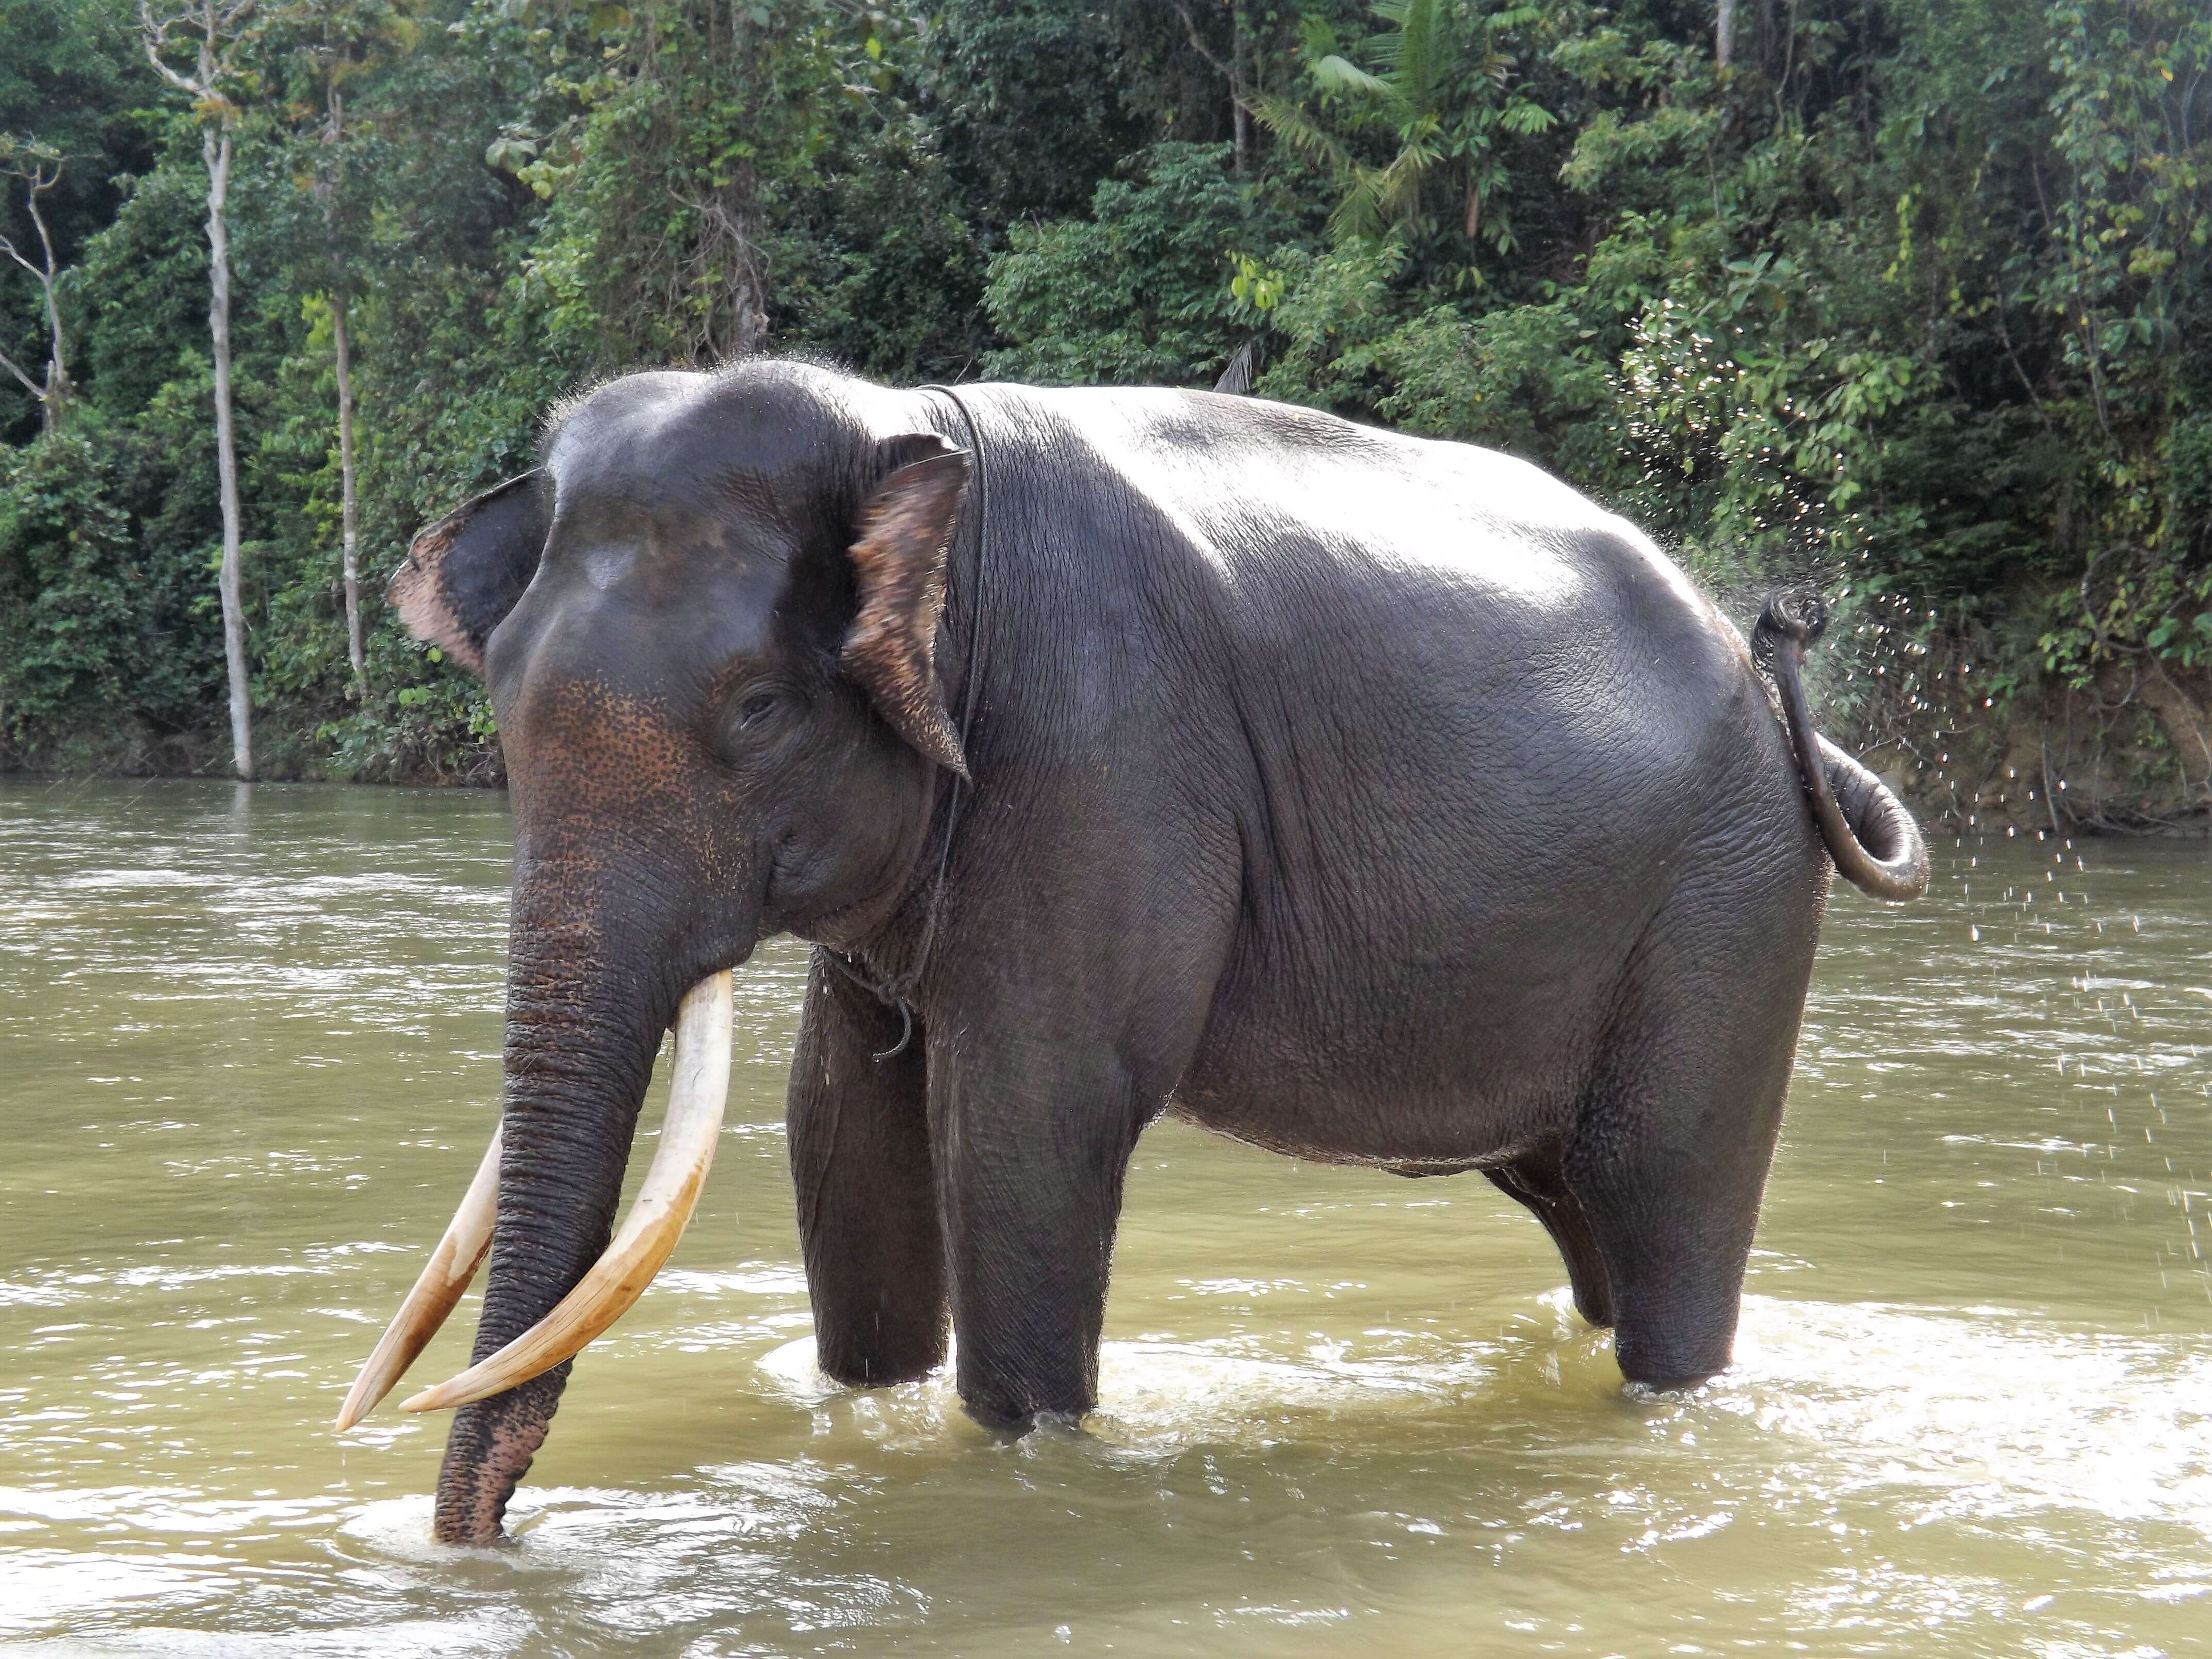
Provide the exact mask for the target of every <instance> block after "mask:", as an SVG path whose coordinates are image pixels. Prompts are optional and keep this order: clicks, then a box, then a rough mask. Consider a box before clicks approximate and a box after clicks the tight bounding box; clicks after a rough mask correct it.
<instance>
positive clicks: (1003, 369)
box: [0, 0, 2212, 779]
mask: <svg viewBox="0 0 2212 1659" xmlns="http://www.w3.org/2000/svg"><path fill="white" fill-rule="evenodd" d="M257 17H258V22H257V24H256V26H255V33H253V34H252V38H251V39H250V40H248V42H247V43H246V47H245V48H244V57H243V58H242V59H241V66H240V76H239V77H238V87H239V91H238V96H239V98H240V106H239V109H238V116H237V120H236V123H235V126H234V131H235V133H236V137H237V143H238V162H237V168H238V171H237V177H236V181H235V185H234V199H233V204H232V218H233V231H234V258H235V261H236V273H235V286H236V289H237V294H238V304H237V308H236V310H237V314H236V320H235V332H236V337H237V338H236V346H237V364H236V374H237V380H238V396H239V419H240V430H241V447H242V456H243V461H244V472H245V477H244V480H243V483H244V489H245V494H246V520H247V523H246V534H247V537H248V540H249V545H248V547H247V550H246V551H247V557H246V586H247V594H246V598H247V610H248V615H249V623H250V630H249V631H250V639H249V645H250V650H251V655H252V662H253V665H254V666H253V690H254V698H255V703H256V708H257V711H258V712H257V719H258V722H259V725H260V727H261V742H260V746H261V748H262V750H263V751H264V756H265V757H268V762H269V765H270V769H271V770H274V771H283V770H291V771H295V772H301V773H325V774H331V775H345V776H359V777H373V778H402V777H426V776H427V777H442V778H477V779H490V778H495V777H496V775H497V751H496V743H495V732H493V730H492V725H491V720H490V715H489V709H488V708H487V707H486V705H485V702H484V699H483V694H482V691H481V690H480V688H479V687H478V686H477V684H476V683H475V681H474V680H473V679H472V678H470V677H467V676H465V675H464V674H462V673H460V672H459V671H457V670H456V669H455V668H454V667H453V665H451V664H449V663H445V662H441V661H439V660H436V659H435V654H434V653H428V652H426V651H424V650H423V649H422V647H418V646H416V644H415V643H414V642H412V641H409V640H408V639H406V638H405V637H404V635H403V634H402V633H401V632H400V631H399V630H398V628H397V627H396V624H395V623H394V622H393V619H392V617H390V615H389V614H388V612H387V611H386V608H385V606H384V605H383V603H382V599H381V595H380V586H381V582H380V577H381V575H382V574H383V573H384V572H386V571H387V570H388V569H389V568H391V567H392V564H393V563H394V562H396V561H397V560H398V557H399V556H400V555H401V553H402V551H403V550H404V546H405V544H406V541H407V539H408V538H409V536H410V534H411V533H412V532H413V530H414V528H415V527H416V526H417V525H419V524H421V523H422V522H423V521H425V520H428V518H430V517H432V516H434V515H435V514H436V513H440V512H441V511H443V510H444V509H445V508H446V507H449V506H451V505H452V504H453V501H456V500H458V499H459V498H460V497H461V496H463V495H466V494H468V493H470V492H471V491H473V490H476V489H482V488H483V487H485V486H487V485H489V484H490V483H495V482H496V481H497V480H499V479H501V478H502V477H507V476H510V475H511V474H513V472H515V471H520V470H521V469H522V468H523V467H525V466H526V465H529V464H530V459H531V456H532V450H533V447H534V437H535V433H536V429H537V423H538V420H539V419H540V417H541V416H542V414H543V411H544V409H545V408H546V407H547V405H549V404H551V403H552V402H554V401H555V400H556V399H557V398H560V397H562V396H563V395H565V394H566V393H568V392H572V391H574V389H576V388H577V387H578V386H583V385H587V384H589V383H590V382H591V381H592V380H594V379H595V378H598V377H600V376H603V375H606V374H611V373H615V372H618V371H620V370H622V369H624V368H631V367H635V366H637V365H640V364H647V363H665V362H675V363H711V362H719V361H722V360H724V359H726V358H727V357H730V356H737V355H742V354H744V353H745V352H749V351H754V350H758V349H799V350H805V351H810V352H813V353H817V354H822V355H829V356H835V357H836V358H838V359H840V360H842V361H843V362H847V363H848V364H850V365H852V366H853V367H854V368H858V369H860V370H861V371H863V372H866V373H868V374H874V375H877V376H879V377H883V378H885V379H889V380H902V381H911V380H922V379H936V380H957V379H960V378H963V377H969V376H972V375H974V374H978V373H989V374H1000V375H1006V376H1010V377H1017V378H1021V379H1026V380H1038V381H1050V382H1057V383H1091V382H1123V383H1127V382H1152V381H1164V382H1168V383H1171V384H1176V385H1184V386H1206V385H1210V384H1212V381H1213V380H1214V379H1215V378H1216V377H1217V376H1218V374H1220V373H1221V371H1222V369H1223V367H1224V365H1225V363H1227V362H1230V361H1231V359H1232V358H1234V357H1239V356H1240V355H1241V356H1242V357H1243V361H1245V362H1256V364H1257V367H1258V371H1259V373H1258V380H1257V385H1256V387H1255V389H1256V390H1257V391H1259V392H1261V393H1263V394H1265V395H1267V396H1271V397H1276V398H1285V399H1290V400H1292V401H1297V402H1301V403H1305V404H1313V405H1316V406H1319V407H1323V408H1328V409H1332V410H1337V411H1339V412H1341V413H1343V414H1345V415H1347V416H1352V417H1353V418H1356V419H1362V420H1370V421H1376V422H1389V423H1391V424H1394V425H1398V426H1402V427H1405V428H1409V429H1412V430H1416V431H1420V432H1424V433H1429V434H1433V435H1439V436H1444V437H1452V438H1460V439H1466V440H1470V441H1478V442H1482V443H1486V444H1492V445H1495V446H1498V447H1503V448H1505V449H1508V450H1510V451H1512V452H1514V453H1518V454H1522V455H1525V456H1527V457H1528V458H1529V459H1533V460H1535V461H1538V462H1540V463H1541V464H1543V465H1547V466H1550V467H1553V468H1554V469H1556V470H1558V471H1561V472H1562V473H1564V474H1565V476H1566V477H1569V478H1570V479H1571V480H1572V481H1573V482H1575V483H1577V484H1579V485H1581V486H1582V487H1583V488H1585V489H1589V490H1592V491H1593V492H1595V493H1596V494H1598V495H1600V496H1601V497H1602V498H1604V499H1606V500H1607V501H1610V502H1612V503H1613V504H1615V505H1616V506H1618V507H1620V509H1621V510H1622V511H1624V512H1626V513H1629V514H1630V515H1631V516H1632V517H1634V518H1635V519H1636V520H1638V521H1639V522H1641V523H1643V524H1644V525H1646V526H1649V527H1650V529H1651V530H1652V531H1653V532H1654V533H1655V534H1656V535H1658V536H1659V537H1660V538H1662V540H1664V541H1665V542H1667V543H1668V544H1669V545H1670V546H1671V547H1673V548H1674V550H1677V551H1678V552H1679V553H1680V556H1682V557H1683V558H1684V559H1685V561H1686V562H1687V563H1689V564H1690V566H1691V567H1692V568H1693V569H1695V570H1697V571H1699V572H1700V573H1702V574H1706V575H1708V576H1710V577H1711V578H1712V579H1713V580H1715V581H1716V582H1717V583H1720V584H1722V585H1724V586H1725V585H1738V584H1742V583H1746V582H1750V581H1754V580H1778V579H1780V578H1783V577H1785V576H1795V575H1798V574H1807V573H1811V574H1817V575H1819V576H1820V578H1821V579H1822V580H1824V581H1826V584H1827V585H1828V586H1830V587H1831V588H1832V589H1833V588H1837V587H1841V588H1843V589H1844V590H1846V591H1847V592H1848V593H1849V594H1850V595H1854V596H1856V597H1857V599H1859V600H1860V601H1862V602H1863V604H1864V605H1867V606H1869V607H1875V606H1880V607H1882V608H1883V611H1882V614H1887V615H1898V614H1900V613H1901V612H1902V611H1905V610H1907V609H1909V610H1911V612H1912V615H1913V616H1914V617H1915V618H1916V621H1915V622H1914V623H1913V624H1912V626H1913V628H1914V629H1917V630H1918V632H1919V633H1920V635H1923V636H1925V637H1926V638H1928V639H1931V640H1932V639H1934V638H1935V633H1934V632H1933V631H1931V630H1949V631H1950V633H1951V634H1952V635H1955V636H1956V637H1958V638H1960V639H1969V638H1971V639H1972V640H1974V641H1979V642H1980V643H1979V644H1978V647H1977V668H1976V677H1977V679H1978V681H1980V680H1983V679H1986V681H1987V685H1986V686H1985V687H1984V690H1983V692H1982V695H1984V696H1988V697H1989V699H1990V702H1991V703H1992V705H1994V704H1995V703H1996V702H1998V701H2000V700H2001V698H2002V696H2005V695H2011V694H2018V695H2027V694H2031V693H2033V692H2034V691H2035V690H2036V689H2037V688H2038V687H2039V686H2041V685H2045V684H2071V685H2075V686H2089V685H2093V684H2096V683H2098V682H2099V678H2100V676H2106V675H2109V674H2111V673H2112V672H2113V671H2115V670H2116V669H2117V668H2121V667H2124V668H2125V669H2126V670H2127V671H2129V672H2133V671H2136V669H2138V668H2140V669H2142V670H2144V671H2152V670H2156V671H2166V670H2171V671H2174V672H2186V671H2200V670H2201V671H2212V330H2208V328H2207V326H2206V321H2207V319H2206V315H2205V305H2206V301H2207V298H2208V292H2209V291H2212V14H2208V13H2207V12H2206V10H2205V9H2204V8H2203V5H2202V4H2201V3H2200V0H1797V3H1796V4H1793V5H1791V6H1790V7H1786V8H1785V7H1759V8H1754V7H1749V6H1741V7H1739V8H1738V9H1737V17H1738V23H1739V29H1738V42H1737V46H1738V49H1737V52H1736V54H1735V61H1734V62H1733V63H1732V64H1731V65H1730V66H1729V68H1727V69H1726V70H1722V69H1720V68H1718V67H1717V65H1716V64H1715V63H1714V60H1713V54H1712V42H1711V35H1710V29H1711V21H1712V17H1711V8H1710V6H1706V7H1702V8H1701V7H1689V8H1679V7H1673V6H1660V5H1654V4H1648V3H1643V0H1636V3H1630V4H1625V5H1617V6H1603V7H1601V6H1600V5H1597V4H1595V3H1592V0H1560V3H1557V4H1553V5H1547V6H1543V7H1535V6H1526V5H1515V4H1510V3H1500V0H1389V3H1385V4H1383V5H1380V6H1375V7H1371V8H1370V7H1369V6H1367V5H1364V4H1361V3H1356V0H1306V3H1304V5H1302V7H1301V8H1299V9H1296V10H1292V9H1282V8H1270V7H1267V6H1262V5H1260V4H1258V3H1256V0H1236V3H1235V4H1234V5H1233V6H1232V5H1231V4H1230V3H1227V0H1215V3H1209V4H1198V3H1189V4H1184V5H1176V4H1172V3H1169V0H1134V3H1132V4H1129V5H1125V6H1115V7H1100V6H1097V5H1096V4H1094V3H1089V0H907V3H899V4H891V3H884V0H832V3H828V4H823V3H815V0H629V3H608V4H592V5H574V4H568V3H556V0H281V3H276V4H274V5H270V6H267V7H264V9H263V10H262V11H260V12H259V13H258V14H257ZM1239 100H1241V103H1242V107H1243V110H1244V112H1245V117H1244V118H1243V119H1242V120H1240V118H1239V117H1238V113H1237V110H1238V102H1239ZM157 106H159V107H161V108H162V109H167V108H168V105H167V101H166V100H161V99H160V98H157V97H156V96H155V93H154V89H153V87H152V84H151V76H150V72H149V70H146V68H145V67H144V64H143V56H142V55H141V53H140V51H139V47H138V44H137V32H136V20H135V9H134V8H132V7H131V6H130V5H128V3H127V0H0V132H7V133H11V134H14V135H15V136H17V137H21V138H23V139H25V140H37V141H40V142H44V143H49V144H52V145H53V146H54V147H56V148H58V149H61V150H63V151H65V152H66V153H68V154H69V155H70V157H71V161H70V169H69V171H68V173H67V174H66V180H67V182H66V185H65V187H64V190H63V191H59V192H58V193H57V194H56V195H55V196H54V197H52V198H50V199H51V201H52V204H53V207H54V215H53V219H54V223H55V224H56V226H57V228H58V240H59V243H60V246H61V252H62V256H63V258H64V263H65V264H67V265H68V266H69V267H70V269H69V270H68V272H67V274H66V276H65V277H64V283H63V287H62V292H63V295H64V312H65V319H64V320H65V322H66V323H67V325H68V327H69V330H70V340H71V348H72V363H73V368H74V369H75V372H76V377H77V380H78V382H79V386H78V394H79V402H80V405H81V408H82V427H81V428H76V429H72V430H70V431H67V432H65V433H64V435H60V436H58V437H56V438H53V439H39V438H37V437H36V434H37V431H38V420H37V414H36V410H35V409H34V408H33V405H32V404H31V403H30V400H29V399H28V398H25V397H22V396H20V395H19V394H18V393H17V392H16V391H15V388H14V386H13V383H12V381H9V382H6V383H0V443H12V444H14V445H15V446H16V447H14V448H0V763H27V762H40V763H52V762H55V761H57V760H76V761H92V760H104V761H105V762H106V763H124V764H174V763H185V762H189V760H190V759H191V757H192V756H193V754H194V753H195V752H197V751H196V750H195V748H194V744H195V743H196V741H197V739H198V738H201V737H202V736H213V735H215V734H216V733H217V732H219V729H220V726H221V723H222V701H221V685H220V673H219V667H220V659H221V652H220V639H219V629H218V627H217V624H216V619H215V603H214V592H213V580H212V577H211V576H210V574H209V559H210V549H211V548H212V547H213V545H214V544H215V541H216V533H217V532H216V511H215V489H216V486H215V470H214V453H213V443H212V440H211V437H210V433H209V430H208V427H209V422H208V416H207V409H208V403H207V399H208V373H209V371H208V367H207V363H208V348H207V343H206V337H205V329H206V311H207V295H206V265H205V253H204V239H203V234H202V230H201V221H202V218H203V216H204V200H203V192H204V175H203V173H202V172H201V167H200V160H199V155H198V148H197V146H198V136H197V130H196V129H195V128H194V126H193V125H192V123H191V120H190V119H189V118H184V117H182V116H180V115H178V114H177V113H176V112H173V111H171V112H169V113H167V114H149V113H147V112H149V111H153V110H155V108H156V107H157ZM1240 134H1241V137H1240ZM1240 145H1241V148H1240V147H1239V146H1240ZM10 211H15V210H14V209H11V210H10ZM23 228H24V227H23V226H21V225H16V226H15V230H17V231H20V230H21V229H23ZM11 234H12V233H11ZM340 284H343V289H344V292H345V294H346V295H347V296H348V307H347V309H348V317H349V333H350V336H351V338H352V343H353V356H354V361H355V382H356V396H357V400H358V404H359V423H358V432H357V449H358V465H359V474H360V490H361V505H362V550H363V555H362V566H363V574H364V578H365V584H364V603H365V606H366V615H367V618H368V623H369V624H370V632H369V636H368V669H369V672H368V690H367V693H366V695H359V694H357V693H356V690H355V688H354V687H353V686H352V684H351V677H350V674H349V670H348V667H347V664H346V659H345V642H344V630H343V611H342V605H341V602H340V597H339V587H338V554H337V513H338V508H337V501H338V479H337V437H336V421H335V407H334V405H335V386H334V380H333V374H332V368H331V296H332V295H333V294H334V293H336V292H337V291H338V289H339V285H340ZM19 347H20V348H21V349H20V351H19V349H18V348H19ZM0 349H6V350H8V351H9V352H10V354H11V355H16V356H22V357H27V358H30V359H32V360H33V361H43V349H44V347H43V336H42V334H41V332H40V326H39V321H38V318H37V316H36V314H35V305H34V301H33V295H32V293H31V285H30V283H28V281H27V279H25V278H23V277H22V276H21V275H20V273H13V272H9V271H0ZM1868 614H1869V615H1871V614H1874V612H1873V611H1871V610H1869V612H1868ZM1838 695H1839V696H1851V695H1855V694H1854V693H1852V692H1851V691H1850V690H1849V689H1848V688H1838ZM117 734H121V735H120V736H119V737H118V736H117ZM110 738H113V739H114V740H113V741H110ZM219 747H220V745H219V744H216V745H213V746H212V748H213V750H216V751H219Z"/></svg>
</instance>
